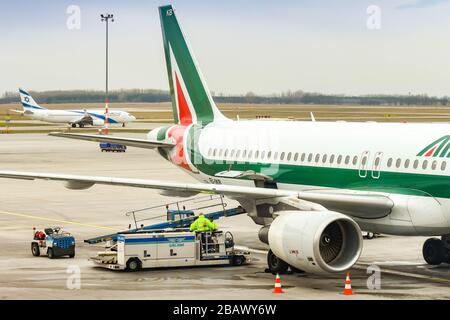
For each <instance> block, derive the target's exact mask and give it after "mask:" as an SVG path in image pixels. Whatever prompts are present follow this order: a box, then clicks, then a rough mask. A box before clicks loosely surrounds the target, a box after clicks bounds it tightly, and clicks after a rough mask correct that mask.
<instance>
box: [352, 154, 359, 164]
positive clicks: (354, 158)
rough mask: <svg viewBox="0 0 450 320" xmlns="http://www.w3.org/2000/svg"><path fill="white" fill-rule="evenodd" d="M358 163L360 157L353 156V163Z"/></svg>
mask: <svg viewBox="0 0 450 320" xmlns="http://www.w3.org/2000/svg"><path fill="white" fill-rule="evenodd" d="M357 163H358V157H357V156H354V157H353V165H354V166H356V164H357Z"/></svg>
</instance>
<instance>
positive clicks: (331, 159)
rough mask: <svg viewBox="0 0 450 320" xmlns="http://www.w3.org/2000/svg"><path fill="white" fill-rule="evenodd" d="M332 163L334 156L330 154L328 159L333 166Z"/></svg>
mask: <svg viewBox="0 0 450 320" xmlns="http://www.w3.org/2000/svg"><path fill="white" fill-rule="evenodd" d="M333 162H334V154H332V155H331V157H330V163H331V164H333Z"/></svg>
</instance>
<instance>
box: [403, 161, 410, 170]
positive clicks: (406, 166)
mask: <svg viewBox="0 0 450 320" xmlns="http://www.w3.org/2000/svg"><path fill="white" fill-rule="evenodd" d="M404 165H405V168H406V169H408V167H409V159H406V160H405V164H404Z"/></svg>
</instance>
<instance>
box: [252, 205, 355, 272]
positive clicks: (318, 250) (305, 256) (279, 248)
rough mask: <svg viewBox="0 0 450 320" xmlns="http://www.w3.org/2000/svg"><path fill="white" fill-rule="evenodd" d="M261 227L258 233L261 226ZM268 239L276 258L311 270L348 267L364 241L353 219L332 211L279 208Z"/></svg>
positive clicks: (330, 269) (345, 268)
mask: <svg viewBox="0 0 450 320" xmlns="http://www.w3.org/2000/svg"><path fill="white" fill-rule="evenodd" d="M261 231H262V232H261V233H260V236H261V235H264V228H263V229H262V230H261ZM267 240H268V244H269V246H270V249H271V251H272V252H273V254H274V255H275V256H276V258H279V259H281V260H283V261H284V262H285V263H287V264H289V265H290V266H292V267H295V268H297V269H301V270H303V271H306V272H311V273H326V272H342V271H344V270H347V269H349V268H350V267H352V266H353V265H354V264H355V263H356V261H357V260H358V258H359V256H360V255H361V251H362V243H363V239H362V234H361V229H360V228H359V226H358V225H357V224H356V222H355V221H354V220H353V219H351V218H349V217H348V216H345V215H343V214H341V213H338V212H333V211H309V212H304V211H283V212H280V214H279V216H278V217H277V218H275V219H274V221H273V222H272V224H271V225H270V227H269V229H268V233H267ZM269 254H271V253H270V252H269Z"/></svg>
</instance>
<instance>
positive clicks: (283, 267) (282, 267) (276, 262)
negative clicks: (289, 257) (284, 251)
mask: <svg viewBox="0 0 450 320" xmlns="http://www.w3.org/2000/svg"><path fill="white" fill-rule="evenodd" d="M267 265H268V266H269V270H270V272H272V273H285V272H286V271H287V270H288V268H289V265H288V264H287V263H286V262H284V261H283V260H281V259H280V258H278V257H277V256H276V255H275V254H274V253H273V252H272V250H269V252H268V254H267Z"/></svg>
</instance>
